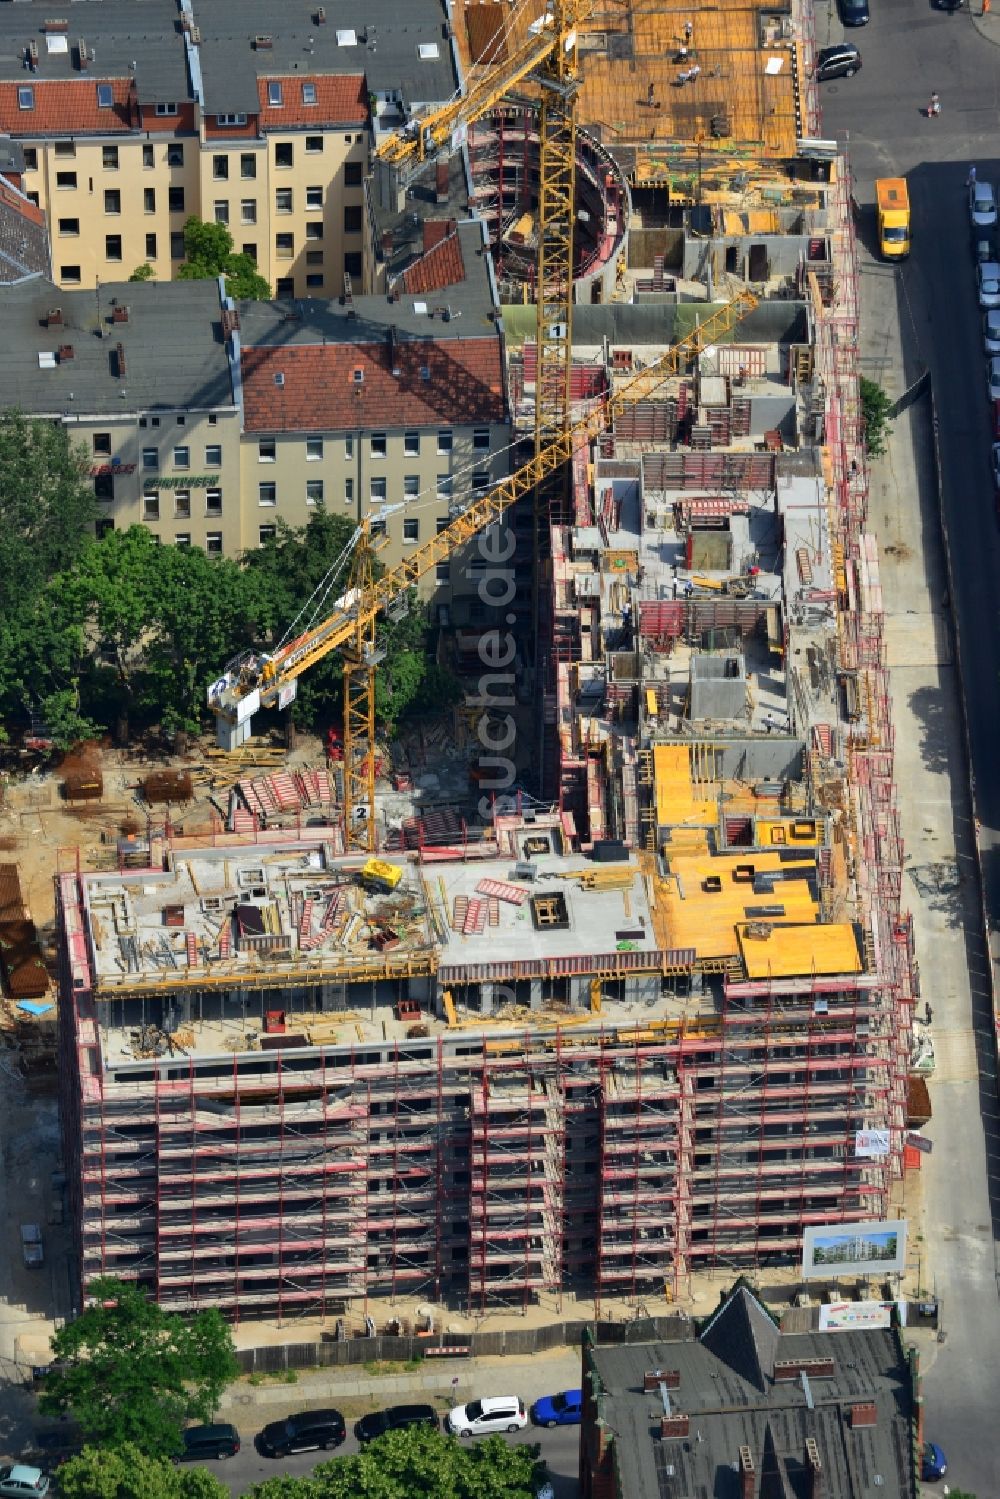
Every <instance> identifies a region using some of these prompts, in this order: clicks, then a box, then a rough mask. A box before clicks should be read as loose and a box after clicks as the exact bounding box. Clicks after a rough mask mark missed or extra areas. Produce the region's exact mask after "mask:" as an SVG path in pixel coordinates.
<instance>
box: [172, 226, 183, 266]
mask: <svg viewBox="0 0 1000 1499" xmlns="http://www.w3.org/2000/svg"><path fill="white" fill-rule="evenodd" d="M184 253H185V252H184V231H183V229H176V230H175V231H174V232H173V234H171V236H170V259H171V260H183V259H184Z"/></svg>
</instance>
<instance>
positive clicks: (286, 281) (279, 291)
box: [274, 276, 295, 302]
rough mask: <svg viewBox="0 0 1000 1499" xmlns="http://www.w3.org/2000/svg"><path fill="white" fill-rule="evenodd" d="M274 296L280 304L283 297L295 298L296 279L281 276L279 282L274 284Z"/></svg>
mask: <svg viewBox="0 0 1000 1499" xmlns="http://www.w3.org/2000/svg"><path fill="white" fill-rule="evenodd" d="M274 295H275V298H276V299H277V300H278V301H279V302H280V301H281V299H282V297H294V296H295V277H294V276H279V277H278V279H277V281H276V282H275V283H274Z"/></svg>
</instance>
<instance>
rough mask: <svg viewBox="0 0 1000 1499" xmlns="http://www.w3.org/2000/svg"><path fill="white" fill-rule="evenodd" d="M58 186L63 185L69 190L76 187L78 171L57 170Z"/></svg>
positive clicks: (62, 186)
mask: <svg viewBox="0 0 1000 1499" xmlns="http://www.w3.org/2000/svg"><path fill="white" fill-rule="evenodd" d="M56 187H61V188H63V189H67V190H68V189H71V188H74V187H76V173H75V172H57V173H56Z"/></svg>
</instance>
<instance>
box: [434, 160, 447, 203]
mask: <svg viewBox="0 0 1000 1499" xmlns="http://www.w3.org/2000/svg"><path fill="white" fill-rule="evenodd" d="M449 170H450V169H449V164H448V161H447V159H446V160H444V161H439V162H438V163H437V165H436V166H435V168H434V201H435V203H447V201H448V174H449Z"/></svg>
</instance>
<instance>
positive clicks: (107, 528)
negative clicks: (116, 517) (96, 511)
mask: <svg viewBox="0 0 1000 1499" xmlns="http://www.w3.org/2000/svg"><path fill="white" fill-rule="evenodd" d="M114 529H115V523H114V521H113V520H112V519H111V517H110V516H109V515H106V516H102V518H101V519H100V520H98V521H95V522H94V535H95V536H96V537H97V539H98V541H103V540H104V538H105V536H110V535H111V532H112V531H113V530H114Z"/></svg>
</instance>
